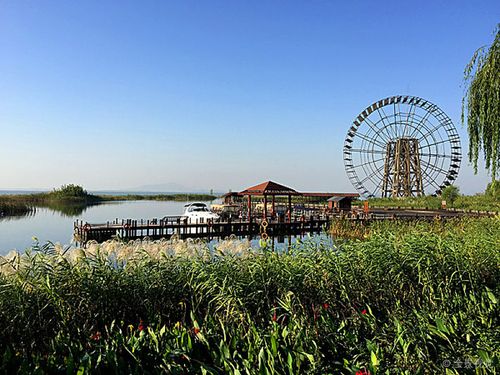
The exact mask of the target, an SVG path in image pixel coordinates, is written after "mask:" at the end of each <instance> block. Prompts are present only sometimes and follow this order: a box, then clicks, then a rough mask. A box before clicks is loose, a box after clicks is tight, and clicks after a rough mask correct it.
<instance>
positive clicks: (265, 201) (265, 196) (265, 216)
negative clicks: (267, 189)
mask: <svg viewBox="0 0 500 375" xmlns="http://www.w3.org/2000/svg"><path fill="white" fill-rule="evenodd" d="M266 218H267V195H266V194H264V220H266Z"/></svg>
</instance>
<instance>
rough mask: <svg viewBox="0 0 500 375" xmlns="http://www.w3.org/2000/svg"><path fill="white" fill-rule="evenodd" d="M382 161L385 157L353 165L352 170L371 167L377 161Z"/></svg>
mask: <svg viewBox="0 0 500 375" xmlns="http://www.w3.org/2000/svg"><path fill="white" fill-rule="evenodd" d="M382 160H385V157H384V158H380V159H376V160H368V161H366V162H364V163H361V164H357V165H353V168H360V167H363V166H365V165H373V164H375V163H378V162H379V161H382Z"/></svg>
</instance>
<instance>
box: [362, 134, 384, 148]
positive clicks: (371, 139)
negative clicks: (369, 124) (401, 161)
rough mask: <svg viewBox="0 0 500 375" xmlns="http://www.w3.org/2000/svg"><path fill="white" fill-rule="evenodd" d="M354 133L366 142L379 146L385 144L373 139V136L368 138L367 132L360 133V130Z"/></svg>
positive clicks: (381, 146) (382, 146)
mask: <svg viewBox="0 0 500 375" xmlns="http://www.w3.org/2000/svg"><path fill="white" fill-rule="evenodd" d="M356 135H357V136H358V137H359V138H361V139H363V140H365V141H366V142H368V143H370V144H376V145H377V146H379V147H380V148H384V147H385V145H384V144H382V143H380V142H379V141H377V140H375V139H373V138H370V137H369V136H368V135H367V134H363V133H360V132H357V133H356Z"/></svg>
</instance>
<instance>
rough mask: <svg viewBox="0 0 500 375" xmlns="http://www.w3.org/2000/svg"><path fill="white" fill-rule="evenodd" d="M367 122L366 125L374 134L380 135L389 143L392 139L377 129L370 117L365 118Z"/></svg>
mask: <svg viewBox="0 0 500 375" xmlns="http://www.w3.org/2000/svg"><path fill="white" fill-rule="evenodd" d="M365 121H366V124H367V125H368V126H369V127H370V129H371V130H373V132H374V133H375V134H380V136H381V138H382V140H383V141H385V142H389V141H390V139H389V138H387V136H386V134H385V133H382V132H381V131H380V130H381V129H377V126H376V124H374V123H373V122H372V121H371V120H370V119H369V118H368V117H366V118H365Z"/></svg>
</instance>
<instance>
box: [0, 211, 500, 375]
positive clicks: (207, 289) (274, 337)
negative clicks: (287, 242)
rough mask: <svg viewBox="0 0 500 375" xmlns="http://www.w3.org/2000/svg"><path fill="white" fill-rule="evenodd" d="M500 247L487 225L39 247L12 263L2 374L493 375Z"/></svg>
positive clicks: (0, 311) (1, 339)
mask: <svg viewBox="0 0 500 375" xmlns="http://www.w3.org/2000/svg"><path fill="white" fill-rule="evenodd" d="M498 243H500V220H499V218H489V219H486V218H485V219H477V220H460V221H443V222H442V221H436V222H434V223H425V222H414V223H399V222H393V223H387V222H384V223H380V224H378V223H375V224H374V225H373V226H372V227H371V228H370V236H369V237H368V239H367V240H365V241H358V240H342V241H339V242H338V243H337V244H336V245H335V246H334V247H333V248H332V247H331V245H326V244H324V243H319V244H318V243H316V242H314V241H306V242H304V243H300V244H297V245H296V246H294V247H293V248H291V249H290V250H289V251H288V252H285V253H281V254H278V253H274V252H271V251H269V250H267V249H266V248H264V249H253V251H250V252H248V253H245V254H243V255H241V256H235V255H230V254H227V253H224V252H222V251H219V250H217V249H216V251H213V252H211V251H210V250H209V249H208V248H207V247H203V246H202V247H201V250H200V252H199V253H198V255H191V256H189V257H186V256H181V255H179V254H175V253H170V252H169V251H167V250H168V249H163V250H162V249H160V251H158V252H154V251H153V250H152V248H153V247H151V246H149V245H148V243H142V244H139V243H138V244H137V245H136V249H137V250H136V252H135V253H132V254H130V255H129V256H128V257H127V258H126V259H124V258H121V257H119V256H117V255H113V254H115V253H118V252H119V251H120V250H121V248H122V247H123V246H125V245H121V244H120V243H107V244H103V245H100V246H96V245H95V246H94V249H98V250H97V251H95V252H92V251H90V250H88V251H83V250H73V251H72V250H68V251H64V250H62V249H60V248H57V247H56V248H54V246H52V245H50V244H48V245H46V246H43V247H40V246H38V245H35V247H34V248H33V249H32V250H30V251H28V252H27V253H26V254H24V255H22V256H15V257H9V258H6V259H4V261H3V264H2V263H1V260H2V259H1V258H0V264H2V268H1V272H0V356H1V357H2V360H1V361H0V362H1V364H0V370H1V371H3V372H7V373H15V372H18V371H21V372H27V373H31V372H41V371H44V372H50V373H53V372H61V371H62V370H63V369H64V371H65V372H68V373H75V372H79V373H84V372H87V373H90V372H100V373H107V372H120V373H145V372H146V373H165V372H167V373H207V374H221V373H230V374H243V373H249V374H253V373H262V374H271V373H279V374H297V373H304V374H307V373H317V374H324V373H345V374H353V373H354V372H356V371H358V370H361V369H367V370H369V371H370V372H371V374H375V373H380V374H382V373H391V374H392V373H405V374H424V373H442V372H443V371H444V368H443V361H444V360H446V359H451V360H454V359H461V360H465V359H468V360H470V361H472V362H473V363H477V362H476V361H477V360H478V359H481V360H482V361H485V362H488V367H487V366H486V363H485V364H483V367H478V368H477V369H476V370H477V373H494V371H495V366H498V364H499V363H498V360H499V355H500V352H499V347H500V346H499V345H498V343H499V335H498V332H499V323H500V315H499V314H498V307H499V306H498V303H499V302H498V301H499V299H500V284H499V281H500V252H498ZM182 246H199V244H196V243H193V242H187V243H183V245H182ZM89 249H90V248H89ZM106 249H114V250H113V251H114V253H111V254H110V253H109V252H108V251H107V250H106ZM141 249H144V250H141ZM496 368H498V367H496ZM449 370H450V371H452V372H451V373H456V372H453V371H454V370H453V369H449Z"/></svg>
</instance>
